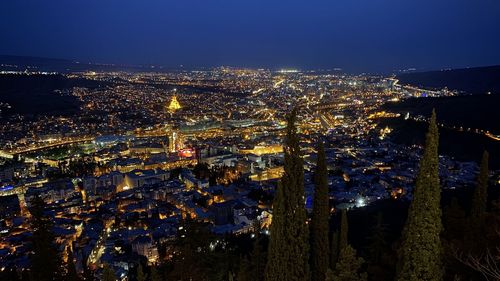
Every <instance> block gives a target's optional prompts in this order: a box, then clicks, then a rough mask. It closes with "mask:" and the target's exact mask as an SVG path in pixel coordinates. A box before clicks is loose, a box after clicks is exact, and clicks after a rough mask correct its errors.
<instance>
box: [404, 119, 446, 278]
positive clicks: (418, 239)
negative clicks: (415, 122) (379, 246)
mask: <svg viewBox="0 0 500 281" xmlns="http://www.w3.org/2000/svg"><path fill="white" fill-rule="evenodd" d="M438 140H439V136H438V128H437V125H436V114H435V112H434V111H433V112H432V117H431V121H430V125H429V131H428V133H427V136H426V142H425V149H424V155H423V157H422V159H421V160H420V164H419V171H418V174H417V179H416V185H415V189H414V192H413V201H412V202H411V204H410V208H409V210H408V219H407V221H406V225H405V227H404V229H403V235H402V243H401V248H400V253H399V255H400V257H399V267H398V273H397V279H396V280H399V281H403V280H404V281H417V280H419V281H434V280H436V281H437V280H442V278H443V268H442V245H441V240H440V233H441V231H442V224H441V209H440V199H441V188H440V186H439V173H438V168H439V158H438Z"/></svg>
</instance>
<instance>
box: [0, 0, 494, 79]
mask: <svg viewBox="0 0 500 281" xmlns="http://www.w3.org/2000/svg"><path fill="white" fill-rule="evenodd" d="M0 2H1V3H0V54H8V55H30V56H41V57H52V58H66V59H75V60H80V61H85V62H101V63H122V64H154V65H164V66H168V67H178V66H179V65H184V66H185V67H208V66H220V65H230V66H247V67H270V68H284V67H294V68H301V69H311V68H335V67H340V68H343V69H345V70H347V71H351V72H364V71H366V72H390V71H393V70H397V69H402V68H410V67H415V68H417V69H421V70H424V69H441V68H448V67H452V68H455V67H467V66H482V65H494V64H500V1H498V0H419V1H416V0H327V1H319V0H307V1H306V0H302V1H294V0H287V1H284V0H282V1H277V0H262V1H261V0H251V1H250V0H248V1H243V0H198V1H192V0H140V1H139V0H135V1H125V0H90V1H89V0H87V1H72V0H71V1H69V0H60V1H56V0H50V1H40V0H33V1H24V0H2V1H0Z"/></svg>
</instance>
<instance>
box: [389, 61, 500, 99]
mask: <svg viewBox="0 0 500 281" xmlns="http://www.w3.org/2000/svg"><path fill="white" fill-rule="evenodd" d="M396 78H397V79H399V84H402V85H413V86H417V87H421V88H426V89H441V88H444V87H448V89H450V90H458V91H462V92H465V93H468V94H486V93H488V92H490V93H492V94H500V65H494V66H485V67H473V68H463V69H451V70H441V71H427V72H414V73H404V74H399V75H397V76H396Z"/></svg>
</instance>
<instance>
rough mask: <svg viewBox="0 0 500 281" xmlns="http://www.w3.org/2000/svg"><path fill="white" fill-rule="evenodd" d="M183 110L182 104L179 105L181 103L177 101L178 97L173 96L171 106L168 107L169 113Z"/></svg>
mask: <svg viewBox="0 0 500 281" xmlns="http://www.w3.org/2000/svg"><path fill="white" fill-rule="evenodd" d="M181 108H182V107H181V104H180V103H179V101H177V97H176V96H173V97H172V100H171V101H170V104H169V105H168V110H169V111H176V110H179V109H181Z"/></svg>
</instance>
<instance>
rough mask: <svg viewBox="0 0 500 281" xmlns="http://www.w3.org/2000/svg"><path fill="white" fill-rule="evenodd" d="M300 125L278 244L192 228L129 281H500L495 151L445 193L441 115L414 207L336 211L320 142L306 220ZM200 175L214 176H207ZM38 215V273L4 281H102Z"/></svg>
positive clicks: (292, 145)
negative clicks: (81, 267) (466, 180)
mask: <svg viewBox="0 0 500 281" xmlns="http://www.w3.org/2000/svg"><path fill="white" fill-rule="evenodd" d="M295 120H296V112H295V111H293V112H292V114H291V115H290V116H289V118H288V127H287V130H286V139H285V149H284V153H285V164H284V170H285V174H284V176H283V177H282V179H281V181H280V182H279V184H278V186H277V189H276V195H275V198H274V203H273V220H272V224H271V227H270V235H266V234H265V233H266V231H265V230H261V229H260V228H259V226H256V227H255V229H256V231H255V233H254V234H248V235H239V236H234V235H228V236H225V237H221V236H216V235H214V234H213V233H211V232H210V231H209V228H208V227H207V225H204V224H201V223H199V222H196V221H192V220H186V221H184V222H183V224H182V231H179V232H178V237H177V239H175V241H174V242H172V243H173V244H172V245H169V247H171V248H173V249H175V250H174V251H173V253H174V254H173V255H172V256H171V257H170V258H168V259H167V258H166V256H165V255H166V251H165V250H162V247H160V256H161V260H163V261H164V262H162V263H161V264H159V265H157V266H148V265H147V264H145V263H144V264H139V265H137V266H136V267H135V268H134V269H133V270H131V271H130V276H129V280H132V281H135V280H137V281H160V280H237V281H250V280H251V281H261V280H265V281H274V280H283V281H285V280H286V281H293V280H297V281H298V280H301V281H303V280H306V281H318V280H319V281H324V280H328V281H332V280H333V281H360V280H361V281H363V280H374V281H379V280H380V281H382V280H398V281H399V280H405V281H406V280H415V281H416V280H427V281H438V280H473V281H475V280H500V271H499V270H498V267H497V266H499V262H498V259H497V257H498V255H500V252H498V249H500V234H499V233H500V200H499V199H498V197H499V196H498V195H499V192H498V191H495V190H492V189H491V186H492V185H490V184H489V177H488V176H489V173H488V162H489V155H488V153H487V152H485V153H484V154H483V157H482V161H481V165H480V172H479V174H478V178H477V184H476V186H474V187H472V188H464V189H461V190H457V191H445V192H442V191H441V187H440V183H439V181H440V179H439V176H438V165H439V161H438V151H439V147H438V143H439V133H438V129H437V126H436V115H435V113H433V114H432V117H431V121H430V124H429V129H428V132H427V134H426V141H425V149H424V152H423V155H422V158H421V160H420V163H419V169H418V173H417V178H416V182H415V188H414V192H413V195H412V200H411V202H410V203H409V204H408V202H405V201H401V200H385V201H379V202H375V203H374V204H372V205H371V206H368V207H366V208H363V209H354V210H350V211H348V210H342V211H340V210H335V211H333V212H332V209H331V207H332V206H330V205H329V198H328V189H329V187H328V181H327V176H328V170H327V167H326V159H325V152H324V145H323V144H322V143H319V144H318V148H317V154H318V155H317V165H316V170H315V171H314V183H315V195H314V201H313V203H314V204H313V211H312V213H311V214H307V212H306V209H305V205H304V200H305V195H304V171H303V162H302V161H303V160H302V157H301V155H300V148H299V135H298V134H297V129H296V127H295ZM196 173H197V174H200V176H201V175H203V176H204V177H208V176H209V174H210V173H209V171H207V170H206V169H201V168H198V169H197V171H196ZM330 188H335V187H330ZM30 211H31V213H32V218H31V221H32V227H33V254H32V255H31V256H30V262H31V264H32V267H31V270H29V271H25V272H16V271H15V270H13V269H5V270H4V271H2V273H1V277H2V280H33V281H35V280H36V281H45V280H94V278H95V277H94V274H93V272H91V271H90V270H88V269H86V270H85V271H84V272H76V270H75V265H74V261H73V254H72V252H71V249H66V251H65V255H64V256H66V257H67V258H66V259H62V256H63V255H59V254H57V250H56V245H55V243H54V239H53V234H52V233H51V231H50V229H51V225H52V223H51V221H50V219H49V218H48V217H47V216H46V214H45V213H44V211H43V202H41V200H38V201H35V202H34V204H33V207H32V210H30ZM63 260H65V261H63ZM98 275H99V278H97V279H98V280H115V278H116V277H115V276H114V272H113V269H112V267H110V266H108V265H104V267H103V268H102V270H100V271H99V274H98Z"/></svg>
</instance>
